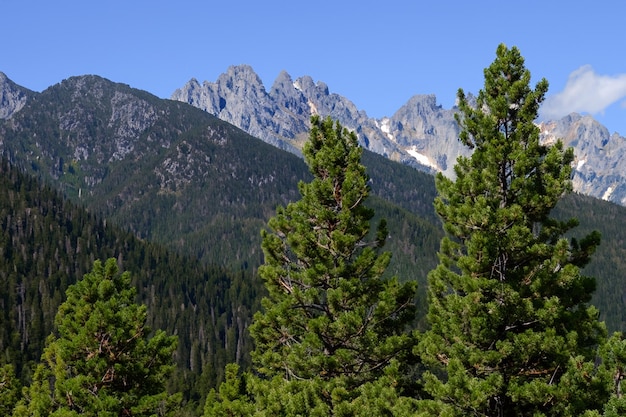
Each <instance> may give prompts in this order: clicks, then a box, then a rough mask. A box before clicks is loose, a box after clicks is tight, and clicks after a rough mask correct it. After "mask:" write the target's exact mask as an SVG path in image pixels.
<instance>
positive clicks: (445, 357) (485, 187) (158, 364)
mask: <svg viewBox="0 0 626 417" xmlns="http://www.w3.org/2000/svg"><path fill="white" fill-rule="evenodd" d="M91 81H93V82H95V83H97V82H98V80H91ZM94 85H95V84H94ZM90 88H92V89H93V85H92V87H90ZM116 88H121V89H122V91H124V92H125V93H127V92H128V91H129V90H128V89H127V88H126V87H119V86H118V87H116ZM547 88H548V83H547V81H546V80H544V79H541V80H540V81H539V82H537V83H536V84H535V85H534V86H533V85H532V84H531V82H530V71H529V70H528V69H527V68H526V67H525V64H524V59H523V57H522V55H521V53H520V51H519V50H518V49H517V48H515V47H513V48H510V49H509V48H507V47H506V46H504V45H500V46H499V47H498V48H497V51H496V58H495V60H494V62H493V63H492V64H491V65H490V66H489V67H487V68H486V69H485V85H484V88H483V89H482V90H481V91H480V93H479V95H478V97H477V99H476V100H477V101H476V105H474V104H473V103H472V102H471V101H470V100H468V99H467V98H466V96H465V93H464V91H463V90H459V92H458V99H459V100H458V101H459V113H458V115H457V117H458V119H457V121H458V123H459V126H461V128H462V133H461V136H460V140H461V141H462V142H463V143H464V144H465V145H466V146H468V147H469V148H471V149H472V150H473V152H472V155H471V156H469V157H461V158H459V160H458V161H457V165H456V167H455V172H456V177H455V178H446V177H444V176H442V175H438V176H436V178H435V179H433V178H432V176H430V175H427V174H423V173H419V172H417V171H414V170H412V169H411V168H408V167H405V166H402V165H399V164H397V163H391V162H389V161H388V160H386V159H385V158H383V157H380V156H377V155H374V154H372V153H369V152H366V151H363V149H362V148H361V147H360V146H359V145H358V142H357V137H356V134H355V133H354V132H350V131H348V130H347V129H344V128H343V127H342V126H341V125H340V124H339V123H337V122H335V121H333V120H331V119H330V118H323V117H319V116H314V117H313V118H312V119H311V132H310V136H309V140H308V141H307V142H306V144H305V146H304V148H303V149H302V153H303V156H304V161H302V160H300V159H298V158H295V157H292V156H291V155H288V154H286V153H284V152H282V151H277V150H271V147H270V146H266V145H265V144H260V143H259V142H256V141H252V140H251V139H249V138H247V137H245V135H240V134H239V133H237V134H236V135H239V136H237V138H236V140H233V142H232V146H231V147H230V148H229V150H228V152H230V153H226V154H218V153H217V152H218V150H219V149H221V148H226V147H224V146H223V142H224V141H222V140H217V139H215V137H214V136H212V137H211V140H209V141H207V142H206V143H205V145H202V146H206V148H207V154H210V155H212V156H211V157H212V158H213V160H211V161H210V163H208V164H207V165H206V166H204V169H206V171H202V169H203V168H202V167H200V165H198V167H200V168H198V169H197V170H196V172H195V173H196V174H198V172H200V173H203V172H204V174H203V175H205V176H207V178H208V175H209V174H208V172H209V171H210V170H211V169H214V170H216V171H219V172H220V180H216V181H209V180H207V181H205V182H204V183H203V184H202V185H200V186H199V188H197V189H194V190H193V194H195V195H200V194H204V200H199V201H201V203H198V202H193V201H191V199H190V197H188V196H189V195H193V194H185V193H184V190H183V189H184V187H186V186H188V185H186V184H185V183H184V182H181V181H180V179H179V178H178V179H173V180H171V181H169V182H166V183H164V184H165V185H163V184H161V187H160V188H159V187H156V188H152V186H151V185H150V184H149V181H148V179H149V178H150V177H149V175H148V172H149V171H150V170H152V171H154V172H157V171H158V168H148V169H146V170H144V171H141V170H139V168H134V167H133V166H132V164H131V165H128V164H126V163H123V162H118V163H117V168H119V169H118V170H117V171H115V170H114V169H113V168H111V171H110V172H108V173H107V172H105V173H104V174H103V175H104V176H105V177H106V180H101V184H102V187H103V189H104V191H103V192H102V193H101V194H99V195H95V194H94V195H92V196H91V198H90V196H84V195H82V193H83V192H82V190H81V189H80V187H81V184H80V182H79V181H78V177H79V175H78V174H79V173H80V172H81V169H82V168H81V167H80V165H79V164H78V163H77V162H76V161H65V160H63V158H60V157H58V155H57V153H59V154H60V151H59V150H58V149H54V150H48V151H45V152H42V153H41V156H42V158H37V159H33V160H32V161H39V162H37V163H35V162H31V163H29V164H28V163H26V162H25V160H23V159H20V158H19V155H20V152H22V153H23V154H28V153H29V152H38V151H35V150H34V149H35V148H34V147H33V148H29V149H27V148H26V147H25V148H23V149H22V150H20V149H17V148H13V149H8V150H5V157H4V158H2V160H1V161H0V162H1V164H0V212H1V216H0V221H2V223H1V226H0V251H1V252H2V258H0V262H1V264H0V277H1V279H2V285H1V286H0V300H2V304H3V307H4V308H3V309H2V313H1V314H2V315H1V316H0V317H1V320H2V326H1V327H0V347H1V348H2V352H3V355H2V362H1V365H2V368H1V370H0V379H1V380H2V382H1V384H0V408H1V411H0V413H2V414H3V415H14V416H35V415H37V416H46V415H54V416H73V415H93V416H144V415H145V416H155V415H159V416H165V415H181V416H185V415H187V416H200V415H204V416H234V415H241V416H252V415H258V416H303V415H312V416H362V415H369V416H389V415H393V416H413V415H419V416H439V415H442V416H468V415H470V416H471V415H475V416H531V415H532V416H541V415H544V416H582V415H584V416H620V415H625V414H626V400H624V399H623V398H622V391H621V389H622V388H621V381H622V379H623V375H624V362H625V361H626V341H624V340H623V337H622V334H621V331H623V330H625V326H626V324H625V322H626V317H625V316H624V298H625V293H624V286H623V282H624V278H625V277H626V264H624V259H625V256H624V255H626V253H625V250H624V241H625V239H626V236H624V235H623V234H624V233H625V232H624V230H626V228H624V227H622V226H623V223H624V222H625V221H626V209H625V208H623V207H620V206H616V205H613V204H608V203H605V202H602V201H599V200H594V199H592V198H589V197H585V196H582V195H577V194H574V193H572V191H571V179H570V178H571V163H572V161H573V158H574V155H573V153H572V151H571V149H565V148H564V147H563V146H562V145H561V144H560V143H558V142H557V143H556V144H553V145H543V144H541V143H540V141H539V132H538V128H537V127H536V126H535V125H534V123H533V121H534V120H535V119H536V117H537V112H538V108H539V105H540V104H541V102H542V101H543V98H544V95H545V93H546V91H547ZM53 91H55V92H56V93H55V94H57V96H58V97H57V98H59V99H60V97H62V96H63V95H65V94H69V93H68V92H66V91H64V90H61V89H57V90H53ZM42 96H43V97H47V98H46V99H45V100H43V99H41V100H42V103H44V104H45V106H51V105H52V104H51V103H52V101H49V97H48V96H45V94H42ZM115 97H117V95H116V96H115ZM144 99H145V100H147V102H150V103H152V102H154V103H155V104H154V105H157V104H158V103H157V102H156V101H155V100H156V99H155V98H153V97H150V96H148V95H146V96H145V97H144ZM92 104H93V103H92ZM166 105H167V106H169V107H167V110H164V111H163V112H164V113H167V114H168V115H170V117H171V118H175V119H177V120H180V121H182V122H181V123H182V124H181V125H180V126H184V127H181V128H180V131H181V132H183V133H182V137H183V139H182V141H181V142H180V143H178V144H177V145H176V146H175V147H171V148H170V147H161V148H160V149H159V150H158V152H161V153H167V152H174V153H171V154H167V155H166V156H168V158H169V159H168V161H169V160H173V159H174V158H175V154H177V155H178V157H180V155H185V154H187V155H191V151H190V148H192V147H194V146H199V145H195V144H194V142H192V138H193V137H194V136H202V135H206V134H207V133H206V132H207V131H208V132H215V131H229V129H230V127H228V126H226V125H224V124H218V125H215V124H213V123H215V121H214V120H212V119H211V118H210V117H208V116H205V115H203V114H201V112H199V111H197V110H189V112H186V110H185V107H184V105H181V104H174V103H167V104H166ZM181 106H182V107H181ZM50 120H51V119H41V120H40V122H39V127H38V128H39V131H40V132H42V133H40V134H42V135H43V134H44V133H45V132H48V134H49V135H51V136H55V137H59V135H60V133H59V132H57V131H56V130H55V128H54V127H53V123H52V122H50ZM16 123H17V122H15V123H14V125H15V124H16ZM21 123H25V122H23V121H22V122H21ZM31 124H32V125H33V126H34V125H35V124H36V123H31ZM23 126H27V128H24V129H22V130H20V132H21V133H20V134H21V135H22V136H23V137H24V138H28V137H30V133H29V134H26V133H24V132H26V131H29V130H28V129H31V130H30V131H35V129H36V127H33V126H31V125H28V124H24V125H23ZM216 126H217V127H216ZM102 128H103V127H102V125H101V124H96V125H95V127H94V129H95V130H97V129H102ZM185 129H188V130H185ZM9 130H10V126H9V125H8V124H4V125H0V132H4V134H6V132H8V131H9ZM30 131H29V132H30ZM159 135H160V136H159ZM149 137H150V140H151V141H152V140H154V141H157V140H158V138H159V137H166V138H167V141H168V146H169V143H170V142H169V141H174V140H175V139H174V136H173V134H171V133H168V131H167V129H166V127H165V126H164V125H163V126H162V125H158V124H157V126H156V128H155V130H153V131H152V133H151V135H149ZM25 140H26V139H25ZM46 152H51V153H54V154H55V155H57V156H55V158H56V159H55V160H56V161H57V165H56V166H55V167H53V169H54V170H55V175H54V176H52V177H51V176H49V175H48V174H46V172H48V171H47V170H46V169H44V167H43V164H44V162H43V161H44V158H43V156H45V154H46ZM246 152H249V154H246ZM266 154H267V155H272V157H271V158H270V157H268V158H262V157H261V155H266ZM218 155H222V156H224V155H227V157H226V158H223V159H226V161H220V162H219V163H224V162H225V163H224V164H223V165H218V162H217V160H218V159H220V158H219V157H218ZM236 155H250V157H249V158H247V159H244V160H243V161H245V162H244V163H243V165H246V164H247V166H246V168H245V169H247V170H248V171H245V172H246V174H245V175H241V172H242V170H243V169H244V168H242V166H243V165H242V164H241V160H238V159H237V156H236ZM252 155H254V156H252ZM187 158H188V159H189V158H191V157H187ZM238 164H239V165H238ZM262 164H266V165H269V166H273V165H272V164H276V166H277V167H280V168H282V170H284V171H285V172H286V174H285V175H284V176H283V177H281V178H280V179H276V178H274V177H273V176H270V177H271V178H269V179H268V177H264V174H263V172H264V171H263V170H262V169H261V168H260V166H261V165H262ZM280 168H276V169H275V171H273V172H274V173H277V172H280V171H281V169H280ZM107 169H108V168H107ZM103 172H104V171H103ZM225 173H226V174H227V175H224V174H225ZM90 175H95V174H93V173H92V174H90ZM159 175H161V177H159V178H165V176H167V173H166V172H159ZM185 175H186V174H185ZM189 175H192V174H191V173H190V174H189ZM272 175H274V174H272ZM276 175H278V174H276ZM105 177H103V178H105ZM125 177H128V178H133V181H134V184H129V185H125V183H124V178H125ZM60 178H61V179H62V178H65V179H66V180H67V179H68V178H69V179H70V180H72V181H70V183H72V182H74V183H75V184H76V185H75V186H72V187H69V188H68V186H67V185H66V186H64V187H62V188H60V189H59V188H58V187H57V185H58V184H59V182H58V180H59V179H60ZM229 178H230V179H232V180H233V181H232V182H227V181H226V180H227V179H229ZM98 181H100V180H98ZM98 181H95V182H96V183H97V182H98ZM107 181H108V182H107ZM66 184H67V182H66ZM255 187H258V188H262V192H260V194H259V195H255V193H254V189H255ZM85 193H86V192H85ZM134 193H138V194H141V197H143V196H144V195H151V197H150V199H148V198H140V196H139V195H137V198H133V194H134ZM107 195H112V196H117V197H115V198H114V199H108V197H106V196H107ZM207 195H208V196H214V197H215V199H214V200H211V199H210V198H208V197H207ZM178 198H180V200H178ZM185 198H187V199H189V200H185ZM211 202H213V203H211ZM157 214H162V217H161V219H162V221H160V222H157V221H156V220H155V219H156V218H157V217H156V215H157Z"/></svg>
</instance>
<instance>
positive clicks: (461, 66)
mask: <svg viewBox="0 0 626 417" xmlns="http://www.w3.org/2000/svg"><path fill="white" fill-rule="evenodd" d="M625 12H626V3H624V2H623V1H621V0H613V1H604V0H596V1H594V2H590V1H578V0H575V1H568V2H556V1H554V2H553V1H550V0H542V1H535V0H526V1H524V2H521V1H515V2H510V1H502V0H500V1H480V0H475V1H472V2H468V1H437V0H429V1H418V0H413V1H410V0H402V1H400V0H385V1H376V2H374V1H370V0H361V1H358V2H357V1H342V0H332V1H330V0H317V1H314V2H297V1H296V2H294V1H287V0H265V1H259V0H254V1H252V0H251V1H248V0H246V1H237V0H230V1H221V2H216V1H192V0H177V1H160V0H152V1H144V0H124V1H119V0H109V1H100V2H91V1H84V0H83V1H78V0H55V1H48V0H0V13H1V15H2V19H1V20H0V21H1V22H2V24H1V26H0V27H2V37H3V41H2V47H1V48H0V71H2V72H4V73H5V74H6V75H7V76H8V77H9V78H10V79H12V80H13V81H15V82H16V83H18V84H20V85H22V86H24V87H27V88H30V89H32V90H35V91H42V90H44V89H45V88H47V87H49V86H51V85H53V84H55V83H58V82H60V81H61V80H63V79H65V78H68V77H70V76H73V75H84V74H97V75H100V76H103V77H106V78H108V79H110V80H112V81H116V82H122V83H126V84H129V85H131V86H132V87H136V88H140V89H143V90H147V91H149V92H151V93H153V94H155V95H157V96H159V97H162V98H168V97H169V96H170V95H171V93H172V92H173V91H174V90H175V89H177V88H179V87H181V86H183V85H184V84H185V83H186V82H187V81H188V80H189V79H190V78H192V77H193V78H196V79H198V80H199V81H204V80H207V81H215V80H216V79H217V77H218V76H219V75H220V74H221V73H223V72H225V71H226V69H227V68H228V67H229V66H230V65H238V64H249V65H251V66H252V67H253V69H254V70H255V72H256V73H257V74H258V75H259V76H260V78H261V79H262V81H263V83H264V85H265V88H266V89H267V90H269V89H270V88H271V86H272V84H273V82H274V80H275V78H276V77H277V76H278V74H279V73H280V71H282V70H285V71H287V72H288V73H289V74H290V75H291V76H292V77H293V78H294V79H295V78H298V77H300V76H303V75H310V76H311V77H312V78H313V79H314V80H315V81H323V82H325V83H326V84H327V85H328V87H329V89H330V91H331V92H333V93H338V94H341V95H343V96H345V97H346V98H348V99H350V100H352V101H353V102H354V103H355V105H356V106H357V107H358V108H359V109H361V110H365V111H366V112H367V114H368V115H369V116H370V117H377V118H380V117H383V116H391V115H392V114H393V113H394V112H395V111H396V110H398V109H399V108H400V107H401V106H402V105H404V104H405V103H406V102H407V101H408V100H409V98H410V97H412V96H413V95H415V94H435V95H436V96H437V100H438V102H439V103H440V104H441V105H442V106H443V107H444V108H450V107H451V106H452V105H453V104H454V99H455V96H456V91H457V90H458V88H463V89H464V90H465V91H466V92H473V93H476V92H477V91H478V90H479V89H480V88H481V87H482V85H483V69H484V68H485V67H487V66H488V65H489V64H490V63H491V62H492V61H493V59H494V58H495V50H496V47H497V46H498V44H499V43H502V42H503V43H505V44H507V45H508V46H509V47H510V46H517V47H518V48H520V51H521V53H522V55H523V56H524V57H525V59H526V66H527V68H528V69H529V70H530V71H531V73H532V76H533V83H535V82H536V81H538V80H539V79H540V78H542V77H544V78H546V79H547V80H548V81H549V83H550V90H549V92H548V96H547V99H546V103H545V105H544V107H543V109H542V111H543V114H545V115H546V116H550V117H560V116H563V115H565V114H567V113H569V112H572V111H575V112H579V113H590V114H593V115H594V117H595V118H596V119H597V120H599V121H600V122H601V123H602V124H604V125H605V126H607V128H608V129H609V131H610V132H615V131H617V132H619V133H620V134H621V135H622V136H626V57H625V52H626V29H624V16H625V15H626V13H625Z"/></svg>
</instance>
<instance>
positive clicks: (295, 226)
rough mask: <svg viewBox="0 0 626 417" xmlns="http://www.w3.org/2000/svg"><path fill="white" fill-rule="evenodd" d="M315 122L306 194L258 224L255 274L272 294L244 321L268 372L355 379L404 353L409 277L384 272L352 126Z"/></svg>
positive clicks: (381, 230)
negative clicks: (265, 224)
mask: <svg viewBox="0 0 626 417" xmlns="http://www.w3.org/2000/svg"><path fill="white" fill-rule="evenodd" d="M312 125H313V127H312V129H311V134H310V140H309V142H307V144H306V145H305V147H304V155H305V159H306V162H307V164H308V165H309V167H310V170H311V173H312V174H313V176H314V179H313V180H312V181H311V182H310V183H304V182H301V183H300V187H299V188H300V193H301V195H302V198H301V199H300V200H299V201H297V202H294V203H291V204H289V205H288V206H287V207H286V208H278V209H277V214H276V216H275V217H273V218H272V219H271V220H270V222H269V227H270V229H271V232H267V231H264V232H263V251H264V253H265V263H264V265H262V266H261V267H260V269H259V274H260V275H261V277H262V278H263V279H264V281H265V285H266V287H267V290H268V293H269V295H268V297H267V298H265V299H264V300H263V307H264V312H263V313H258V314H256V315H255V318H254V323H253V324H252V326H251V328H250V332H251V334H252V336H253V338H254V339H255V342H256V348H255V351H254V354H253V358H254V360H255V363H256V366H257V367H258V370H259V371H260V372H261V373H262V374H264V375H267V376H268V377H271V376H274V375H283V376H284V377H285V378H287V379H311V378H316V377H319V378H322V379H332V378H335V377H339V376H345V377H347V378H348V381H350V383H351V384H353V385H354V386H358V385H360V384H361V383H363V382H366V381H369V380H372V379H375V378H376V377H377V376H378V375H381V374H382V372H383V369H384V367H385V366H386V365H387V364H388V363H389V361H390V360H391V359H392V358H395V357H398V356H403V355H406V351H407V350H408V348H409V346H410V343H411V342H412V340H411V338H410V337H409V335H408V334H407V333H406V326H407V325H408V324H409V323H410V322H411V321H412V320H413V315H414V309H413V305H412V301H413V297H414V293H415V285H414V283H411V282H408V283H406V284H403V285H400V284H398V282H397V280H396V279H395V278H392V279H382V278H381V276H382V274H383V273H384V271H385V268H386V267H387V266H388V264H389V260H390V254H389V253H380V254H379V253H378V250H379V249H380V248H382V246H383V244H384V242H385V239H386V237H387V230H386V226H385V222H384V221H381V222H380V223H379V227H378V230H377V231H376V233H375V236H370V226H369V224H370V220H371V219H372V217H373V216H374V212H373V211H372V210H371V209H369V208H367V207H365V206H364V202H365V199H366V198H367V196H368V194H369V187H368V185H367V180H368V177H367V175H366V174H365V168H364V167H363V166H362V165H361V164H360V158H361V148H360V147H359V146H358V144H357V139H356V135H355V134H353V133H348V131H347V130H345V129H343V128H342V127H341V125H339V124H338V123H337V124H336V125H334V124H333V122H332V121H331V120H330V119H326V120H325V121H322V120H320V119H319V118H312ZM368 239H371V241H369V242H368Z"/></svg>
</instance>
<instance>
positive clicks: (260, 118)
mask: <svg viewBox="0 0 626 417" xmlns="http://www.w3.org/2000/svg"><path fill="white" fill-rule="evenodd" d="M468 98H470V100H471V97H468ZM172 99H174V100H180V101H184V102H186V103H189V104H191V105H193V106H195V107H198V108H200V109H203V110H206V111H208V112H209V113H211V114H213V115H215V116H217V117H219V118H220V119H223V120H225V121H227V122H229V123H232V124H234V125H235V126H237V127H239V128H241V129H243V130H245V131H247V132H248V133H250V134H252V135H253V136H256V137H258V138H260V139H262V140H264V141H266V142H268V143H271V144H273V145H275V146H278V147H280V148H283V149H287V150H290V151H292V152H294V153H298V149H300V148H301V146H302V143H303V141H304V140H305V139H306V137H307V135H308V130H309V119H310V117H311V115H313V114H319V115H321V116H322V117H326V116H330V117H332V118H333V119H335V120H338V121H339V122H340V123H341V124H342V125H343V126H345V127H346V128H348V129H350V130H352V131H354V132H355V133H356V134H357V135H358V137H359V142H360V143H361V145H362V146H363V147H364V148H366V149H368V150H370V151H373V152H375V153H378V154H380V155H383V156H385V157H387V158H389V159H392V160H394V161H398V162H401V163H403V164H406V165H409V166H412V167H415V168H417V169H420V170H423V171H426V172H432V173H434V172H442V173H444V174H445V175H446V176H450V177H451V176H453V175H454V165H455V163H456V160H457V158H458V157H459V156H461V155H464V156H468V155H469V154H470V150H469V149H468V148H466V147H465V146H463V145H462V144H461V143H460V142H459V140H458V135H459V127H458V125H457V123H456V121H455V119H454V114H455V112H456V109H455V108H452V109H443V108H442V107H441V105H438V104H437V100H436V97H435V96H434V95H416V96H413V97H412V98H411V99H410V100H409V101H408V102H407V103H406V104H405V105H404V106H402V107H401V108H400V109H398V111H397V112H396V113H395V114H394V115H393V116H391V117H384V118H382V119H373V118H369V117H368V116H367V114H366V113H365V111H363V110H359V109H357V108H356V106H355V105H354V103H352V102H351V101H350V100H348V99H347V98H345V97H342V96H340V95H338V94H334V93H331V92H330V90H329V88H328V86H327V85H326V84H325V83H323V82H314V81H313V79H312V78H311V77H309V76H303V77H300V78H297V79H295V80H293V79H292V78H291V76H290V75H289V74H287V73H286V72H284V71H283V72H281V73H280V74H279V75H278V77H277V78H276V80H275V81H274V84H273V85H272V88H271V89H270V91H269V93H268V92H267V91H266V90H265V88H264V87H263V84H262V82H261V80H260V79H259V77H258V76H257V75H256V74H255V73H254V71H253V69H252V68H251V67H249V66H247V65H242V66H234V67H230V68H229V69H228V71H227V72H226V73H224V74H222V75H221V76H220V77H219V78H218V79H217V81H216V82H215V83H210V82H206V81H205V82H204V83H203V84H200V83H199V82H198V81H197V80H195V79H192V80H191V81H189V82H188V83H187V84H186V85H185V86H183V87H182V88H180V89H178V90H176V91H175V92H174V94H173V95H172ZM540 128H541V132H542V140H544V141H546V142H550V141H554V140H555V139H556V138H561V139H562V140H563V142H564V144H565V145H566V146H571V147H573V148H574V152H575V154H576V158H577V160H576V166H575V167H574V169H575V172H574V178H573V182H574V189H575V191H577V192H581V193H583V194H587V195H590V196H593V197H597V198H602V199H604V200H608V201H612V202H615V203H618V204H621V205H626V175H623V174H622V173H624V172H626V160H625V159H624V156H626V155H625V154H626V139H625V138H623V137H621V136H619V135H617V134H613V135H609V133H608V130H607V129H606V128H605V127H604V126H602V125H600V124H599V123H598V122H597V121H595V120H594V119H593V118H592V117H590V116H581V115H578V114H572V115H569V116H567V117H564V118H562V119H561V120H557V121H550V122H545V123H542V124H540Z"/></svg>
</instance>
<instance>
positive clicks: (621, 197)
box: [540, 113, 626, 206]
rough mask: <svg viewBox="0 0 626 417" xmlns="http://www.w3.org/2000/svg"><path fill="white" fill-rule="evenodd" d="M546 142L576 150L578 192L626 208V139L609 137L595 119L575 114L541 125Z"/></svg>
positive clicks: (575, 168)
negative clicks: (558, 141)
mask: <svg viewBox="0 0 626 417" xmlns="http://www.w3.org/2000/svg"><path fill="white" fill-rule="evenodd" d="M540 128H541V130H542V135H543V137H544V140H546V141H554V140H556V139H557V138H560V139H561V140H562V141H563V144H564V145H565V146H569V147H572V148H574V154H575V156H576V160H575V166H574V178H573V183H574V184H573V185H574V190H576V191H578V192H580V193H581V194H586V195H590V196H592V197H596V198H601V199H603V200H606V201H611V202H614V203H617V204H620V205H623V206H626V174H625V173H626V159H625V157H626V138H624V137H622V136H620V135H618V134H617V133H614V134H612V135H611V134H609V131H608V129H607V128H606V127H604V126H603V125H601V124H600V123H598V122H597V121H596V120H595V119H594V118H593V117H591V116H588V115H587V116H581V115H579V114H576V113H573V114H570V115H568V116H565V117H563V118H562V119H560V120H557V121H551V122H545V123H542V124H540Z"/></svg>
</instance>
